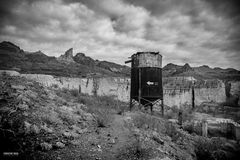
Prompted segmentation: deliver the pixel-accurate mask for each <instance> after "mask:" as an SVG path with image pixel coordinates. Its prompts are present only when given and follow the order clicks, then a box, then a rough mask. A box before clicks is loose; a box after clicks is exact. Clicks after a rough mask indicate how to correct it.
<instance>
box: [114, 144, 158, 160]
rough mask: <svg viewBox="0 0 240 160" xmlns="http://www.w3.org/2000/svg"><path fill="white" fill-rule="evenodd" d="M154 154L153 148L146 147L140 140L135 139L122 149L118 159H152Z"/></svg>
mask: <svg viewBox="0 0 240 160" xmlns="http://www.w3.org/2000/svg"><path fill="white" fill-rule="evenodd" d="M153 155H154V150H153V148H144V147H142V145H141V142H140V141H138V140H137V141H134V142H132V143H130V144H127V145H126V146H124V147H123V148H122V149H120V151H119V154H118V155H117V156H116V159H119V160H120V159H121V160H122V159H133V160H134V159H136V160H137V159H139V160H144V159H151V158H152V157H153Z"/></svg>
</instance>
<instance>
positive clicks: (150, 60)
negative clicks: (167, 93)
mask: <svg viewBox="0 0 240 160" xmlns="http://www.w3.org/2000/svg"><path fill="white" fill-rule="evenodd" d="M130 62H131V93H130V108H131V107H132V101H133V100H136V101H138V102H139V104H141V105H143V106H150V107H151V110H152V106H153V105H154V104H155V103H156V102H159V101H161V102H162V113H163V87H162V55H160V54H159V52H137V53H136V54H133V55H132V56H131V60H129V61H126V62H125V63H130Z"/></svg>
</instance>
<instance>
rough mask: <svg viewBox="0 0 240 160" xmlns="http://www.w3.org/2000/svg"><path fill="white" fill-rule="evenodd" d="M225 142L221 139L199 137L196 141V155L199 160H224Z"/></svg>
mask: <svg viewBox="0 0 240 160" xmlns="http://www.w3.org/2000/svg"><path fill="white" fill-rule="evenodd" d="M222 145H223V142H222V141H221V140H220V139H219V138H212V139H208V138H204V137H198V138H196V139H195V153H196V156H197V159H198V160H218V159H219V160H220V159H221V160H222V159H223V160H224V159H226V157H225V156H226V155H225V154H223V150H222Z"/></svg>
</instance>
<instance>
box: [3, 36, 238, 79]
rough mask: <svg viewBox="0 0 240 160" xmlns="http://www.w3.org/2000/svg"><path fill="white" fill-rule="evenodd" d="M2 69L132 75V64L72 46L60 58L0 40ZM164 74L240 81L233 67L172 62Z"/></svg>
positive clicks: (83, 75) (67, 74)
mask: <svg viewBox="0 0 240 160" xmlns="http://www.w3.org/2000/svg"><path fill="white" fill-rule="evenodd" d="M0 64H1V65H0V69H1V70H16V71H18V72H20V73H36V74H50V75H54V76H67V77H88V76H100V77H101V76H124V77H129V76H130V67H128V66H124V65H120V64H116V63H113V62H108V61H99V60H94V59H93V58H91V57H88V56H86V55H85V54H84V53H76V54H75V55H74V52H73V48H70V49H68V50H67V51H66V52H65V53H64V54H63V55H61V56H59V57H57V58H56V57H51V56H47V55H45V54H44V53H43V52H41V51H36V52H27V51H24V50H22V49H21V48H20V47H18V46H17V45H15V44H13V43H11V42H6V41H4V42H2V43H0ZM163 76H164V77H184V76H186V77H189V76H191V77H194V78H195V79H222V80H240V71H238V70H236V69H233V68H227V69H222V68H219V67H217V68H210V67H209V66H207V65H202V66H199V67H191V66H190V65H189V64H188V63H186V64H185V65H183V66H181V65H176V64H173V63H169V64H167V65H166V66H164V67H163Z"/></svg>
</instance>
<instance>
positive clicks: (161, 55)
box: [136, 52, 162, 56]
mask: <svg viewBox="0 0 240 160" xmlns="http://www.w3.org/2000/svg"><path fill="white" fill-rule="evenodd" d="M139 54H155V55H156V54H159V52H137V53H136V55H139ZM159 55H160V56H162V55H161V54H159Z"/></svg>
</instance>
